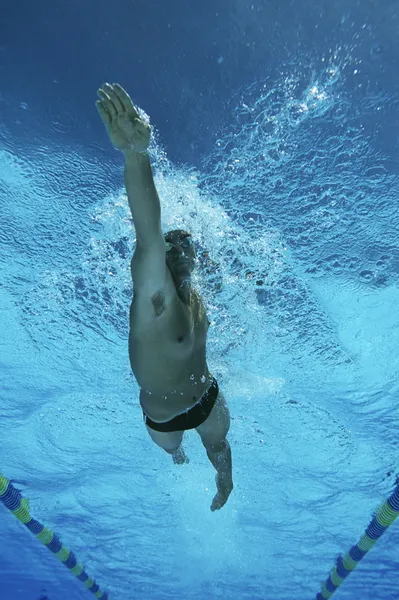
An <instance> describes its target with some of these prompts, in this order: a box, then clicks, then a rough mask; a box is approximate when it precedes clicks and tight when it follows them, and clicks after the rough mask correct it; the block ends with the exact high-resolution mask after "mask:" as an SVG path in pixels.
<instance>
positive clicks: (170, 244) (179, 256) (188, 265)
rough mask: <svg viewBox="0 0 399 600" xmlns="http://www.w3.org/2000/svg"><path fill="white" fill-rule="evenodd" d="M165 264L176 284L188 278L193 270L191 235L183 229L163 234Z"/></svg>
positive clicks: (194, 256)
mask: <svg viewBox="0 0 399 600" xmlns="http://www.w3.org/2000/svg"><path fill="white" fill-rule="evenodd" d="M164 237H165V245H166V264H167V265H168V267H169V269H170V271H171V273H172V275H173V278H174V279H175V281H176V282H180V281H183V280H184V279H187V278H188V277H190V275H191V273H192V272H193V270H194V266H195V259H196V253H195V248H194V242H193V239H192V237H191V235H190V234H189V233H188V232H187V231H184V230H183V229H173V230H172V231H168V232H167V233H165V236H164Z"/></svg>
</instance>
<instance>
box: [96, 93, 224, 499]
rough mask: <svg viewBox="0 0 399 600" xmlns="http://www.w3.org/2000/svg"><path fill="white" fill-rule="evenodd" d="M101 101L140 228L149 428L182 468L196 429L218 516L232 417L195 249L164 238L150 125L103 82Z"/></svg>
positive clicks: (140, 371)
mask: <svg viewBox="0 0 399 600" xmlns="http://www.w3.org/2000/svg"><path fill="white" fill-rule="evenodd" d="M98 96H99V98H100V100H98V101H97V102H96V106H97V110H98V112H99V114H100V117H101V119H102V120H103V122H104V125H105V128H106V131H107V133H108V136H109V138H110V140H111V142H112V144H113V145H114V146H115V148H116V149H117V150H120V151H121V152H123V154H124V157H125V185H126V191H127V196H128V199H129V207H130V211H131V213H132V218H133V223H134V227H135V230H136V249H135V252H134V256H133V259H132V262H131V275H132V279H133V302H132V304H131V307H130V334H129V357H130V364H131V367H132V371H133V373H134V376H135V377H136V380H137V383H138V385H139V387H140V404H141V407H142V409H143V416H144V422H145V425H146V427H147V431H148V433H149V434H150V437H151V438H152V440H153V441H154V442H155V443H156V444H157V445H158V446H160V447H161V448H163V449H164V450H166V452H168V453H169V454H171V455H172V457H173V460H174V462H175V463H178V464H181V463H184V462H187V461H188V459H187V457H186V455H185V453H184V450H183V448H182V446H181V443H182V439H183V434H184V431H185V430H187V429H196V430H197V432H198V433H199V435H200V437H201V440H202V443H203V445H204V446H205V450H206V452H207V455H208V458H209V460H210V461H211V463H212V465H213V466H214V467H215V469H216V472H217V474H216V485H217V493H216V495H215V497H214V499H213V502H212V505H211V510H212V511H214V510H218V509H220V508H221V507H222V506H223V505H224V504H225V503H226V501H227V498H228V497H229V495H230V493H231V491H232V489H233V479H232V467H231V450H230V445H229V442H228V441H227V440H226V435H227V432H228V430H229V427H230V415H229V410H228V408H227V404H226V400H225V398H224V396H223V394H222V392H221V391H220V390H219V388H218V384H217V381H216V379H215V378H214V377H212V375H211V374H210V372H209V370H208V366H207V363H206V336H207V330H208V327H209V322H208V318H207V315H206V312H205V308H204V305H203V303H202V300H201V298H200V296H199V294H198V292H196V291H195V290H194V289H193V287H192V286H191V273H192V271H193V269H194V266H195V260H196V253H195V248H194V243H193V240H192V237H191V235H190V234H189V233H187V232H186V231H183V230H180V229H179V230H173V231H169V232H168V233H166V234H165V235H163V233H162V230H161V206H160V202H159V198H158V194H157V190H156V188H155V184H154V180H153V176H152V170H151V164H150V159H149V156H148V152H147V151H148V146H149V143H150V137H151V129H150V126H149V124H148V123H146V122H145V120H143V119H142V118H141V117H140V115H139V113H138V111H137V110H136V108H135V107H134V105H133V103H132V101H131V99H130V97H129V95H128V94H127V93H126V92H125V90H124V89H123V88H122V87H121V86H120V85H118V84H113V85H110V84H104V85H103V87H102V88H101V89H100V90H99V91H98Z"/></svg>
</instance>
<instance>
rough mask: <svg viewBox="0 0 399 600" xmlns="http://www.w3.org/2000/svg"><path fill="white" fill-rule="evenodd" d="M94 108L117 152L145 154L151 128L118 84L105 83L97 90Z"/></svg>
mask: <svg viewBox="0 0 399 600" xmlns="http://www.w3.org/2000/svg"><path fill="white" fill-rule="evenodd" d="M98 96H99V98H101V100H97V102H96V107H97V110H98V113H99V115H100V117H101V118H102V120H103V123H104V125H105V129H106V130H107V133H108V135H109V139H110V140H111V142H112V144H113V145H114V146H115V148H116V149H117V150H121V151H122V152H125V151H127V150H129V149H132V148H133V150H136V152H145V151H146V150H147V149H148V146H149V143H150V137H151V127H150V125H149V124H148V123H146V122H145V121H144V120H143V119H142V118H141V117H140V115H139V113H138V112H137V110H136V108H135V107H134V104H133V102H132V101H131V98H130V96H129V94H128V93H127V92H126V91H125V90H124V89H123V87H121V86H120V85H119V84H117V83H114V84H113V85H110V84H109V83H105V84H104V85H103V87H102V88H100V89H99V90H98Z"/></svg>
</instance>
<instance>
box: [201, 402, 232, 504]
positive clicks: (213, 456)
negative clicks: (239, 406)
mask: <svg viewBox="0 0 399 600" xmlns="http://www.w3.org/2000/svg"><path fill="white" fill-rule="evenodd" d="M229 428H230V413H229V409H228V408H227V404H226V400H225V398H224V396H223V394H222V392H221V391H220V390H219V395H218V397H217V400H216V402H215V406H214V407H213V409H212V411H211V414H210V415H209V417H208V418H207V420H206V421H205V422H204V423H202V425H199V426H198V427H197V431H198V433H199V435H200V436H201V440H202V443H203V444H204V447H205V450H206V453H207V455H208V458H209V460H210V461H211V463H212V465H213V466H214V467H215V469H216V472H217V475H216V485H217V489H218V491H217V494H216V496H215V497H214V499H213V502H212V505H211V510H212V511H213V510H219V509H220V508H222V506H224V504H226V502H227V498H228V497H229V495H230V493H231V491H232V489H233V476H232V464H231V448H230V444H229V442H228V441H227V440H226V435H227V433H228V431H229Z"/></svg>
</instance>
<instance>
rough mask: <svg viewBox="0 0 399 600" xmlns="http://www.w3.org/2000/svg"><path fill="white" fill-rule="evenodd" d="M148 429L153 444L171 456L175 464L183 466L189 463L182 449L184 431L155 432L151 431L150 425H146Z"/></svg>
mask: <svg viewBox="0 0 399 600" xmlns="http://www.w3.org/2000/svg"><path fill="white" fill-rule="evenodd" d="M146 428H147V431H148V433H149V434H150V437H151V439H152V440H153V442H155V443H156V445H157V446H159V447H160V448H163V450H165V452H167V453H168V454H171V455H172V458H173V462H174V463H175V464H177V465H182V464H183V463H188V462H189V461H188V458H187V456H186V454H185V453H184V450H183V448H182V447H181V443H182V440H183V435H184V431H170V432H169V431H168V432H164V431H155V429H151V427H148V425H146Z"/></svg>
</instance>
